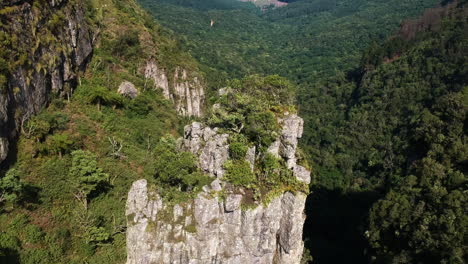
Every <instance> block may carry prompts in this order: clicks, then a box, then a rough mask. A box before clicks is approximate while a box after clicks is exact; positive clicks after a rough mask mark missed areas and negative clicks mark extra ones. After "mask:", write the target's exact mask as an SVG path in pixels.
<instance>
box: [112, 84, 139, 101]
mask: <svg viewBox="0 0 468 264" xmlns="http://www.w3.org/2000/svg"><path fill="white" fill-rule="evenodd" d="M117 92H118V93H119V94H121V95H123V96H126V97H128V98H131V99H135V98H136V97H137V96H138V90H137V88H136V87H135V85H134V84H133V83H131V82H127V81H124V82H122V83H121V84H120V86H119V89H118V90H117Z"/></svg>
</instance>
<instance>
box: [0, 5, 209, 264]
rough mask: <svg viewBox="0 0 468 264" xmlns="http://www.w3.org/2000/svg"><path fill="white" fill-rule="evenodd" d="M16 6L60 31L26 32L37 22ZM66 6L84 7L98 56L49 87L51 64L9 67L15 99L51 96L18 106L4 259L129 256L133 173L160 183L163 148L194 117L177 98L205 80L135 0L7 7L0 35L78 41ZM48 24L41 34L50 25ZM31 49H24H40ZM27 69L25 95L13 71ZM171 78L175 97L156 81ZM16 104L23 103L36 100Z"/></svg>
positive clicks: (5, 167)
mask: <svg viewBox="0 0 468 264" xmlns="http://www.w3.org/2000/svg"><path fill="white" fill-rule="evenodd" d="M10 5H12V6H10ZM17 9H19V10H29V9H31V10H32V11H31V17H33V18H34V19H35V20H37V21H40V23H44V21H45V23H44V24H45V25H47V26H49V25H54V26H55V27H53V28H52V30H50V31H48V32H50V33H49V35H47V37H46V38H45V39H42V38H41V39H36V38H35V37H34V35H33V34H31V33H30V32H28V31H30V30H35V29H34V27H30V25H29V24H28V23H29V22H28V21H29V20H27V17H25V16H23V15H22V13H17V12H15V10H17ZM69 10H78V11H77V12H83V13H81V14H84V16H83V17H82V19H83V20H80V21H79V23H78V24H77V27H80V28H81V29H88V28H89V30H90V32H92V34H91V35H90V36H91V38H92V39H93V43H92V56H90V57H89V58H88V59H87V61H86V63H85V64H83V65H81V67H80V69H76V72H74V73H73V74H74V75H73V76H75V77H74V79H73V81H70V82H69V83H67V84H66V85H64V87H65V88H62V87H55V86H54V88H53V90H51V88H50V86H49V84H48V82H47V81H45V82H44V83H41V82H40V79H38V77H37V76H39V77H40V76H42V75H38V74H37V73H41V74H42V73H44V76H46V77H47V76H49V68H48V67H47V66H44V67H42V68H41V66H38V65H39V64H38V63H36V62H34V61H31V60H26V63H30V64H33V65H32V66H31V67H32V68H31V67H29V66H27V65H26V66H23V65H22V64H21V63H22V62H19V64H13V63H11V64H9V66H10V67H9V68H8V69H7V70H6V71H4V73H5V78H4V79H2V81H3V80H5V82H2V85H5V88H4V89H6V91H7V94H11V95H13V94H15V96H16V97H15V98H21V97H20V96H21V95H25V94H26V95H27V93H29V92H30V91H42V92H43V94H44V99H43V101H40V102H39V101H38V102H37V104H36V105H35V107H34V111H35V112H30V114H29V115H28V114H25V113H24V112H19V111H18V112H17V113H16V115H15V116H14V118H15V121H17V124H18V125H17V127H16V128H15V127H11V130H10V131H12V132H11V133H13V134H16V135H17V136H15V137H12V138H11V141H10V142H12V144H10V146H14V148H10V153H9V154H8V159H7V160H6V161H5V162H4V163H2V170H1V174H0V175H1V177H0V178H1V180H0V260H1V261H0V262H2V263H31V264H32V263H34V264H37V263H47V264H50V263H124V262H125V260H126V250H125V244H126V243H125V239H126V236H125V229H126V217H125V213H124V211H125V197H126V195H127V192H128V190H129V189H130V186H131V184H132V182H133V181H134V180H137V179H142V178H148V179H153V178H154V177H153V174H154V166H155V163H154V160H155V158H154V156H153V155H154V152H153V148H154V146H155V144H156V143H157V142H159V139H160V138H161V137H162V136H166V135H168V134H172V135H174V136H175V135H178V134H179V133H180V131H181V129H182V126H181V125H182V122H181V120H183V117H181V116H178V113H180V114H185V113H186V112H183V111H178V110H180V109H188V108H185V107H186V105H184V104H185V103H184V102H185V101H183V100H182V101H179V98H180V96H182V94H178V91H179V90H180V89H179V86H178V85H182V86H183V87H184V88H186V89H188V90H189V91H192V88H193V89H199V88H200V87H199V85H203V75H202V74H201V73H199V71H198V64H197V63H196V62H195V61H194V60H193V59H192V58H191V56H190V55H189V54H187V53H185V52H184V51H183V50H181V49H180V47H179V46H178V42H177V40H176V39H175V38H174V36H173V35H172V34H171V33H170V32H168V31H167V30H165V29H164V28H162V27H161V26H159V25H158V24H156V23H155V22H154V20H153V19H152V18H151V17H150V16H149V15H147V14H146V13H145V12H144V11H143V10H142V9H141V8H140V7H139V6H138V5H137V4H136V3H135V2H132V1H108V0H96V1H75V2H70V3H69V2H66V1H65V2H62V4H61V5H59V6H55V4H54V1H51V2H49V1H33V3H32V4H30V3H28V2H15V3H11V4H10V3H9V2H2V5H1V9H0V15H1V21H2V23H3V24H1V26H2V29H3V30H5V31H3V30H2V37H4V36H5V34H4V32H10V35H8V34H7V35H6V36H7V37H11V36H14V38H17V40H16V41H17V42H18V43H25V44H26V43H30V42H33V43H34V42H39V43H38V44H37V45H38V46H39V47H43V48H44V49H45V50H47V51H48V50H50V49H52V48H53V47H54V46H51V45H52V44H51V42H52V43H53V42H54V41H57V42H58V41H65V42H66V43H73V42H72V41H71V40H70V35H69V31H68V24H67V23H64V22H65V19H71V16H70V15H69V13H67V12H68V11H69ZM79 14H80V13H79ZM11 20H16V21H18V23H20V22H21V23H24V24H25V25H27V26H25V27H24V28H23V29H24V31H25V34H24V35H20V36H19V35H18V36H15V33H14V32H15V30H18V29H17V28H11V27H10V26H11V25H13V24H10V23H5V21H11ZM55 20H57V21H58V22H54V21H55ZM52 23H55V24H52ZM41 25H42V24H39V25H38V26H37V29H36V30H37V31H40V30H44V31H45V30H48V29H41ZM11 32H13V33H11ZM72 32H73V31H72ZM62 35H63V38H60V37H59V36H62ZM3 40H4V39H3ZM8 44H9V42H6V41H3V42H2V49H1V51H2V56H3V52H4V51H10V52H9V53H5V55H8V56H10V57H9V58H12V60H14V58H15V55H17V56H20V55H21V54H18V51H17V50H15V49H12V47H11V46H6V45H8ZM14 45H15V44H14V43H12V46H13V47H15V46H14ZM78 47H79V46H78ZM27 48H28V46H26V47H24V49H23V51H24V52H25V53H26V54H28V55H29V54H31V56H33V54H38V53H34V50H32V51H30V50H28V49H27ZM90 48H91V47H90ZM71 51H72V50H70V52H71ZM43 53H44V54H45V52H43ZM73 54H75V53H73ZM45 56H49V57H52V58H54V57H55V58H60V54H53V53H52V54H50V55H47V54H45ZM49 57H46V58H49ZM9 58H7V59H9ZM55 65H57V64H55ZM148 65H149V66H150V67H149V66H148ZM21 67H28V68H27V69H28V70H29V71H30V72H31V73H32V75H31V76H32V77H30V78H31V83H30V84H31V85H30V86H29V83H28V84H25V86H24V87H21V90H17V88H15V86H14V85H18V84H15V83H13V82H12V80H13V79H12V78H11V76H16V74H18V72H19V71H20V70H19V69H21ZM155 67H156V69H155ZM65 68H66V69H67V66H65ZM73 69H74V68H73ZM148 69H150V71H149V72H148ZM61 71H63V69H61ZM2 73H3V72H2ZM163 75H164V76H166V78H167V79H166V86H167V89H168V90H167V92H168V93H169V94H168V95H170V97H168V96H166V94H164V93H163V91H162V90H160V89H156V88H158V87H159V86H156V85H157V84H158V85H161V84H164V82H162V83H156V81H158V80H160V77H161V76H163ZM182 75H183V76H182ZM185 75H187V76H185ZM155 76H156V77H157V78H156V77H155ZM155 78H156V79H155ZM191 78H193V79H191ZM195 78H196V80H197V81H196V82H195V81H194V80H195ZM37 80H39V81H37ZM37 83H39V84H37ZM124 83H127V85H126V86H125V85H124V87H127V88H126V89H129V90H126V89H124V90H123V91H127V92H128V91H130V92H128V93H127V92H125V93H124V95H121V94H119V92H118V90H119V91H120V88H119V87H121V86H122V84H124ZM128 84H130V86H128ZM33 85H36V86H33ZM128 87H130V88H128ZM134 89H136V90H134ZM132 91H134V92H135V93H137V94H138V96H137V97H136V98H135V99H132V98H133V97H134V95H133V94H132V93H133V92H132ZM71 95H72V96H71ZM28 99H29V98H28ZM184 99H187V98H185V97H184ZM171 101H172V102H171ZM17 102H19V103H18V105H19V106H20V107H21V106H28V104H27V102H29V101H26V103H24V102H22V101H17ZM178 102H180V105H179V106H180V108H179V107H177V109H176V106H177V104H178ZM174 103H175V104H176V105H174ZM2 104H3V103H2ZM201 104H203V103H201ZM202 106H203V105H202ZM2 107H3V105H2ZM32 114H35V115H32ZM187 118H188V117H187ZM2 126H3V124H2ZM4 128H5V127H2V130H3V129H4ZM18 138H19V140H18V141H16V140H17V139H18ZM15 142H16V143H15ZM4 261H5V262H4Z"/></svg>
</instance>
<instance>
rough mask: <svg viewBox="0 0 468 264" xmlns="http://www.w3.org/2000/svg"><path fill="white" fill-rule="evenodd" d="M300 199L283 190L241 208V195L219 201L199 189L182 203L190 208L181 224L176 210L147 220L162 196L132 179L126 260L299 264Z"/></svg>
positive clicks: (151, 263) (153, 263)
mask: <svg viewBox="0 0 468 264" xmlns="http://www.w3.org/2000/svg"><path fill="white" fill-rule="evenodd" d="M149 197H153V198H149ZM305 198H306V196H305V195H304V194H296V195H293V194H292V193H285V194H283V195H281V196H279V197H277V198H275V199H274V200H273V201H272V202H271V203H270V204H269V205H268V206H267V207H262V206H259V207H257V208H255V209H252V210H248V211H242V209H241V208H240V201H241V199H242V195H230V196H228V198H227V200H226V203H223V202H222V201H220V200H219V199H218V198H212V197H209V196H208V195H207V194H204V193H201V194H199V195H198V197H197V198H196V199H195V200H194V201H193V202H192V203H191V205H189V206H187V205H186V206H185V207H181V208H183V211H184V215H186V214H191V213H192V212H193V216H190V215H189V216H187V217H186V218H185V221H183V224H173V223H176V222H177V223H179V222H180V221H178V219H179V218H180V216H177V217H176V216H175V215H176V214H174V218H173V219H172V221H169V222H165V221H156V222H151V221H149V220H147V221H145V220H144V218H142V216H145V215H148V216H151V215H153V214H156V217H155V218H156V219H157V218H158V213H161V212H162V211H161V209H160V208H162V206H161V204H162V202H161V198H160V197H159V196H158V195H155V194H153V193H151V192H149V191H148V189H147V186H146V180H140V181H137V182H135V183H134V184H133V186H132V189H131V190H130V193H129V198H128V200H127V209H126V213H127V218H129V221H128V227H127V256H128V257H127V264H137V263H138V264H140V263H147V264H156V263H158V264H159V263H163V264H169V263H171V264H172V263H200V264H203V263H232V264H235V263H262V264H263V263H265V264H268V263H279V264H298V263H299V262H300V260H301V257H302V251H303V242H302V228H303V223H304V219H305V216H304V214H303V210H304V206H305ZM136 201H141V202H136ZM143 204H147V207H144V206H142V205H143ZM155 204H156V205H159V207H157V206H156V207H155V206H154V205H155ZM192 207H193V208H194V209H193V211H192V210H191V208H192ZM174 210H175V209H174ZM177 210H178V211H179V210H180V209H177ZM180 214H181V213H178V214H177V215H180ZM192 217H193V218H192ZM189 225H195V227H196V232H195V233H191V232H188V231H187V227H188V226H189ZM241 261H242V262H241Z"/></svg>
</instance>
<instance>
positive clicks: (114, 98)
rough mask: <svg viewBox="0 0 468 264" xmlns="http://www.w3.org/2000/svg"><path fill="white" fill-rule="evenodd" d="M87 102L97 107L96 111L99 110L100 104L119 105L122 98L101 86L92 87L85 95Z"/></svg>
mask: <svg viewBox="0 0 468 264" xmlns="http://www.w3.org/2000/svg"><path fill="white" fill-rule="evenodd" d="M87 97H88V101H89V102H90V103H92V104H96V105H97V109H98V110H99V111H100V110H101V105H102V104H111V105H113V106H117V105H121V104H122V98H121V97H120V96H119V95H118V94H116V93H113V92H111V91H109V90H107V89H106V88H104V87H102V86H93V87H92V88H91V89H90V90H89V91H88V94H87Z"/></svg>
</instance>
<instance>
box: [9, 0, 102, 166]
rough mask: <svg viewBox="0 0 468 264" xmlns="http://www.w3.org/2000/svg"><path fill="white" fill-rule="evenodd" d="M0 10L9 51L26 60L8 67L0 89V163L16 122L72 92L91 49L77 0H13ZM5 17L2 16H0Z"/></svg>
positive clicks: (19, 122) (89, 37)
mask: <svg viewBox="0 0 468 264" xmlns="http://www.w3.org/2000/svg"><path fill="white" fill-rule="evenodd" d="M11 4H14V6H12V7H10V8H9V10H10V12H9V13H8V14H6V15H2V16H3V17H2V22H3V23H4V25H3V28H2V31H3V32H5V33H6V34H7V35H8V36H10V37H11V36H15V38H16V39H18V42H17V43H16V44H15V45H12V46H10V47H1V48H2V49H7V50H9V49H11V53H17V54H18V55H22V56H23V58H24V63H22V64H19V65H17V64H15V66H14V67H13V68H12V69H11V70H10V74H9V76H8V82H7V85H6V87H5V89H4V91H1V92H0V162H1V161H3V160H4V159H5V158H6V154H7V153H8V146H9V145H11V143H12V141H13V140H14V139H15V138H16V136H17V132H18V130H19V128H20V124H21V123H22V122H24V121H25V120H27V119H28V118H30V117H31V116H32V115H34V114H36V113H38V112H39V111H40V110H42V109H43V108H44V107H45V106H46V105H47V104H48V103H49V101H50V98H51V97H52V95H54V94H55V95H59V96H62V95H66V94H67V95H70V94H71V93H72V90H73V88H74V86H75V85H76V83H77V78H78V77H77V76H78V72H79V71H80V70H83V69H84V67H85V65H86V63H87V61H88V59H89V57H90V56H91V53H92V38H93V37H92V33H91V30H90V28H89V27H88V26H87V23H86V19H85V16H84V10H83V6H82V5H83V3H82V2H81V1H75V2H73V3H72V2H67V1H65V0H63V1H54V0H50V1H43V2H41V3H40V4H38V5H35V4H33V2H31V1H24V2H23V1H17V2H14V3H11ZM4 20H6V21H4Z"/></svg>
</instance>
